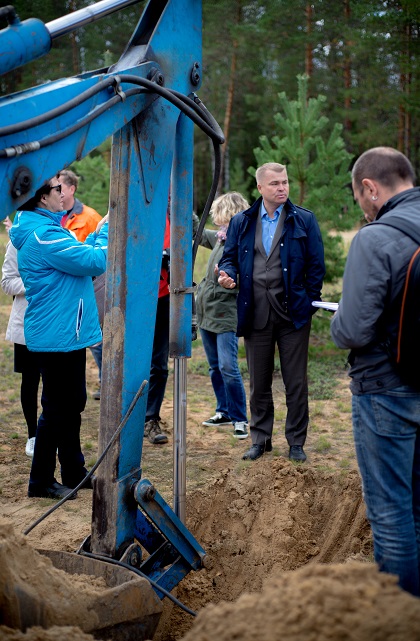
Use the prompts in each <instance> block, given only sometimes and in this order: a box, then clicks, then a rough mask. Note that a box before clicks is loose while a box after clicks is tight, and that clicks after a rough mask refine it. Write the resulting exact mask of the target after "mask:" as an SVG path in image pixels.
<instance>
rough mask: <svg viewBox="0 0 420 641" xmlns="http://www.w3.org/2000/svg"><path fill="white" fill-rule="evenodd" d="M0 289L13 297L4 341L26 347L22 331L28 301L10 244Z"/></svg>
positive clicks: (15, 254) (14, 250)
mask: <svg viewBox="0 0 420 641" xmlns="http://www.w3.org/2000/svg"><path fill="white" fill-rule="evenodd" d="M1 288H2V290H3V291H4V293H5V294H8V295H9V296H13V305H12V311H11V312H10V317H9V322H8V324H7V329H6V340H7V341H11V342H12V343H18V344H19V345H26V343H25V334H24V330H23V320H24V318H25V312H26V308H27V307H28V301H27V300H26V298H25V286H24V284H23V281H22V278H21V277H20V274H19V269H18V261H17V250H16V249H15V247H13V245H12V243H11V242H10V240H9V242H8V243H7V246H6V255H5V257H4V263H3V267H2V274H1Z"/></svg>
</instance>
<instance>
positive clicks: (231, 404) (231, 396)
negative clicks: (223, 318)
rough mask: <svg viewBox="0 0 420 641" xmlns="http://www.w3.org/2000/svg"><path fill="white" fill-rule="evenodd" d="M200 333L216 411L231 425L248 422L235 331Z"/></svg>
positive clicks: (202, 331)
mask: <svg viewBox="0 0 420 641" xmlns="http://www.w3.org/2000/svg"><path fill="white" fill-rule="evenodd" d="M200 333H201V338H202V340H203V347H204V350H205V352H206V356H207V361H208V363H209V372H210V379H211V383H212V385H213V390H214V394H215V396H216V401H217V406H216V412H220V413H221V414H223V415H224V416H228V417H229V418H230V420H231V421H232V423H238V422H242V421H245V422H248V419H247V416H246V394H245V389H244V384H243V381H242V376H241V372H240V371H239V367H238V338H237V336H236V334H235V332H222V333H221V334H216V333H215V332H209V331H208V330H206V329H200Z"/></svg>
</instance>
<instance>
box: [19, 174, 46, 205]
mask: <svg viewBox="0 0 420 641" xmlns="http://www.w3.org/2000/svg"><path fill="white" fill-rule="evenodd" d="M50 183H51V179H50V180H46V181H45V182H44V184H43V185H42V186H41V187H39V189H37V190H36V192H35V193H34V195H33V196H32V198H30V199H29V200H27V201H26V203H24V204H23V205H22V207H20V209H25V210H26V211H33V210H34V209H35V207H36V206H37V205H39V203H40V202H41V198H42V196H43V195H44V194H49V193H50V191H51V189H52V186H51V185H50Z"/></svg>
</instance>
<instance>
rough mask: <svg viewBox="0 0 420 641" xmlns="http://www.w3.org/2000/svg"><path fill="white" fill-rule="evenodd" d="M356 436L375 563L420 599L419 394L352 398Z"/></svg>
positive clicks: (389, 393) (399, 392) (394, 391)
mask: <svg viewBox="0 0 420 641" xmlns="http://www.w3.org/2000/svg"><path fill="white" fill-rule="evenodd" d="M353 432H354V439H355V445H356V454H357V460H358V463H359V468H360V473H361V475H362V483H363V494H364V498H365V502H366V506H367V516H368V519H369V521H370V524H371V527H372V532H373V542H374V555H375V561H376V562H377V564H378V565H379V569H380V570H381V571H383V572H388V573H390V574H395V575H397V576H398V577H399V585H400V586H401V587H402V588H403V589H404V590H406V591H407V592H410V593H411V594H414V595H415V596H419V595H420V570H419V563H420V393H416V392H414V391H413V390H412V389H410V388H409V387H398V388H395V389H392V390H388V391H387V392H385V393H383V394H362V395H353Z"/></svg>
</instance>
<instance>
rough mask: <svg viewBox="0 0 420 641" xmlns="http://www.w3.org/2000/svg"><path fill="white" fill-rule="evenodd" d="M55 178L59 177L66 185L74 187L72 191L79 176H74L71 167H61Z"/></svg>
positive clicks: (75, 187)
mask: <svg viewBox="0 0 420 641" xmlns="http://www.w3.org/2000/svg"><path fill="white" fill-rule="evenodd" d="M57 178H58V179H60V178H61V180H64V182H65V183H66V185H68V186H69V187H74V191H76V190H77V187H78V186H79V176H76V174H75V173H74V171H72V170H71V169H62V170H61V171H59V172H58V174H57Z"/></svg>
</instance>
